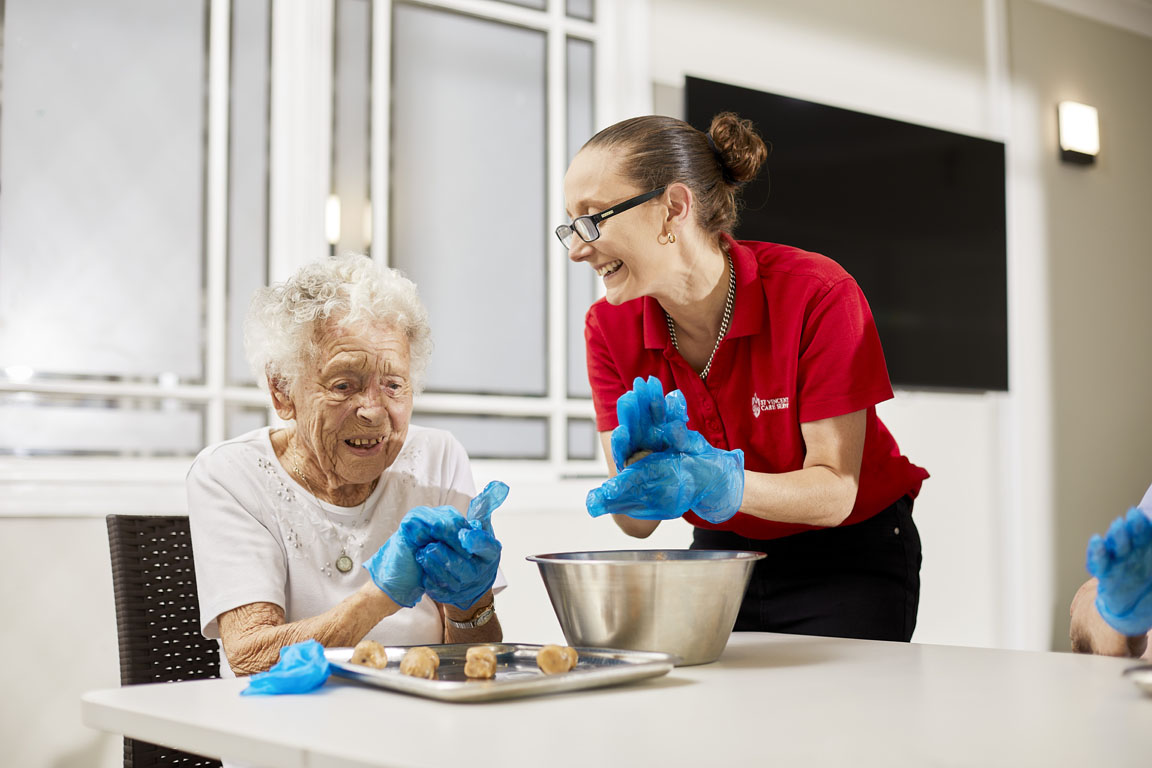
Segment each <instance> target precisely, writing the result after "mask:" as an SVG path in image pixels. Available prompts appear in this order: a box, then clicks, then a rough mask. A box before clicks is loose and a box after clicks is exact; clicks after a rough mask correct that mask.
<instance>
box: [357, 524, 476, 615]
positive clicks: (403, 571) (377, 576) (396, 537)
mask: <svg viewBox="0 0 1152 768" xmlns="http://www.w3.org/2000/svg"><path fill="white" fill-rule="evenodd" d="M465 527H467V521H466V520H465V519H464V518H463V517H462V516H461V515H460V513H459V512H457V511H456V510H455V509H453V508H452V507H449V506H443V507H414V508H413V509H411V510H409V512H408V514H406V515H404V519H403V520H401V521H400V526H399V527H398V528H397V529H396V532H395V533H393V534H392V535H391V536H390V537H388V541H386V542H384V546H382V547H380V549H378V550H377V551H376V554H374V555H372V557H371V558H369V559H368V560H367V561H366V562H365V563H364V568H365V569H367V571H368V574H369V575H370V576H371V577H372V582H373V583H374V584H375V585H376V586H377V587H379V588H380V589H381V590H383V592H384V593H385V594H386V595H388V597H390V598H392V601H393V602H395V603H396V604H397V605H401V606H404V607H405V608H411V607H412V606H414V605H416V603H418V602H420V598H421V597H422V596H423V594H424V590H425V584H424V571H423V570H422V569H421V567H420V563H419V562H418V561H417V559H416V555H417V553H418V552H420V550H422V549H423V548H425V547H427V546H428V545H430V544H432V543H433V542H437V541H456V540H457V537H458V535H459V533H460V531H461V529H462V528H465Z"/></svg>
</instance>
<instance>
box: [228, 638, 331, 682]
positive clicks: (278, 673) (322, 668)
mask: <svg viewBox="0 0 1152 768" xmlns="http://www.w3.org/2000/svg"><path fill="white" fill-rule="evenodd" d="M329 671H330V670H329V667H328V659H327V658H325V656H324V646H322V645H320V643H318V642H316V641H315V640H305V641H304V642H302V643H296V644H294V645H286V646H284V647H283V648H281V649H280V661H278V662H276V664H275V665H274V666H273V667H272V668H271V669H269V670H268V671H267V672H258V673H257V674H255V675H252V676H251V677H250V678H248V687H247V688H245V689H244V690H242V691H240V695H241V696H253V695H256V694H277V693H308V691H311V690H314V689H316V688H319V687H320V686H321V685H323V684H324V681H325V680H327V679H328V673H329Z"/></svg>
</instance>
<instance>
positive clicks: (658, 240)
mask: <svg viewBox="0 0 1152 768" xmlns="http://www.w3.org/2000/svg"><path fill="white" fill-rule="evenodd" d="M660 238H664V239H663V240H661V239H660ZM656 242H658V243H660V245H668V243H670V242H672V241H671V240H670V239H669V236H668V235H665V234H664V233H663V232H661V233H660V234H658V235H656Z"/></svg>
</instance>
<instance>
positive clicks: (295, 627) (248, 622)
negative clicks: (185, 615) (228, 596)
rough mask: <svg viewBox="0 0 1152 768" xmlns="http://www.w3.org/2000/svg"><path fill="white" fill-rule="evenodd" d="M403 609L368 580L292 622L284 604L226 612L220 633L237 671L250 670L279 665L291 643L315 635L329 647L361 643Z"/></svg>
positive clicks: (256, 605) (226, 652)
mask: <svg viewBox="0 0 1152 768" xmlns="http://www.w3.org/2000/svg"><path fill="white" fill-rule="evenodd" d="M398 610H400V606H398V605H397V604H396V603H394V602H392V600H391V599H390V598H389V597H388V596H387V595H386V594H384V593H383V592H381V591H380V590H379V589H378V588H377V587H376V586H375V585H374V584H371V583H368V584H365V585H364V586H363V587H361V588H360V589H359V590H357V591H356V592H355V593H353V594H352V595H349V596H348V597H347V598H345V599H344V600H342V601H341V602H340V603H338V604H337V605H335V606H334V607H333V608H331V609H329V610H327V611H325V612H324V613H322V614H320V615H318V616H313V617H311V618H307V619H301V620H299V621H293V622H291V623H287V624H286V623H284V614H283V611H282V610H281V609H280V608H279V607H278V606H274V605H271V604H270V603H255V604H253V605H245V606H241V607H240V608H236V609H234V610H232V611H229V612H228V613H225V614H222V615H221V616H220V635H221V637H222V638H223V641H224V653H225V655H226V656H227V657H228V664H229V666H231V667H232V671H233V672H235V673H236V674H237V675H250V674H253V673H256V672H263V671H264V670H266V669H268V668H270V667H271V666H272V665H274V664H275V663H276V662H277V661H278V660H279V658H280V649H281V648H283V647H284V646H286V645H292V644H293V643H299V642H303V641H305V640H310V639H312V640H316V641H318V642H319V643H320V644H321V645H323V646H326V647H341V646H347V645H355V644H356V643H358V642H360V640H362V639H363V638H364V636H365V635H366V634H368V631H369V630H370V629H372V627H374V626H376V624H378V623H379V622H380V620H381V619H383V618H384V617H385V616H391V615H392V614H393V613H396V611H398Z"/></svg>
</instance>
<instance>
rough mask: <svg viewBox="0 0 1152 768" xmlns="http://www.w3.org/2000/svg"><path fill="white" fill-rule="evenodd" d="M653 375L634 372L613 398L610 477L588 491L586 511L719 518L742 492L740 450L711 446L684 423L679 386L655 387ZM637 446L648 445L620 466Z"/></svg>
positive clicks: (718, 520)
mask: <svg viewBox="0 0 1152 768" xmlns="http://www.w3.org/2000/svg"><path fill="white" fill-rule="evenodd" d="M659 389H662V385H661V384H660V382H659V380H658V379H656V378H655V377H650V378H649V379H648V381H647V382H644V381H643V380H641V379H636V381H635V383H634V387H633V390H632V391H631V392H627V393H625V394H624V395H623V396H621V398H620V400H618V401H617V403H616V411H617V417H618V418H619V421H620V426H619V427H617V428H616V430H613V433H612V454H613V459H614V460H615V461H616V466H617V467H623V469H621V470H620V473H619V474H618V475H616V477H613V478H609V479H608V480H607V481H606V482H605V483H603V484H602V485H601V486H600V487H599V488H594V489H592V490H591V491H590V492H589V493H588V498H587V502H586V503H587V507H588V513H589V514H590V515H592V516H593V517H599V516H601V515H606V514H622V515H627V516H629V517H633V518H636V519H638V520H671V519H674V518H677V517H681V516H683V515H684V513H685V512H688V511H689V510H691V511H693V512H695V513H696V514H697V515H698V516H700V517H701V518H703V519H704V520H706V521H708V522H710V523H722V522H724V521H725V520H728V519H729V518H731V517H732V516H733V515H735V514H736V513H737V512H738V511H739V510H740V503H741V501H743V498H744V452H743V451H741V450H734V451H724V450H720V449H718V448H714V447H713V446H712V445H711V444H710V443H709V442H708V441H707V440H706V439H705V438H704V436H703V435H701V434H700V433H699V432H696V431H695V430H692V429H689V428H688V403H687V401H685V399H684V395H683V393H682V392H680V390H673V391H672V392H669V393H668V395H667V396H660V395H658V390H659ZM637 450H650V451H653V453H652V454H651V455H648V456H645V457H644V458H642V459H640V460H639V461H637V462H636V463H634V464H632V465H630V466H627V467H625V466H624V465H625V463H626V462H627V459H628V457H629V456H630V455H631V453H634V452H635V451H637Z"/></svg>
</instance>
